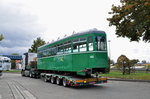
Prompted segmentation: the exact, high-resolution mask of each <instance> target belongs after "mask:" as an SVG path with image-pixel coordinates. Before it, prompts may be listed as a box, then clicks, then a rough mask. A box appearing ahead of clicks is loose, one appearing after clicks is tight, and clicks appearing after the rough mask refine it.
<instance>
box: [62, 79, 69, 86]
mask: <svg viewBox="0 0 150 99" xmlns="http://www.w3.org/2000/svg"><path fill="white" fill-rule="evenodd" d="M63 86H64V87H67V86H68V84H67V79H66V78H63Z"/></svg>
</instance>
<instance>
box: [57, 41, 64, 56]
mask: <svg viewBox="0 0 150 99" xmlns="http://www.w3.org/2000/svg"><path fill="white" fill-rule="evenodd" d="M57 54H63V44H62V43H61V44H59V45H58V51H57Z"/></svg>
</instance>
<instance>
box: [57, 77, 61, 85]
mask: <svg viewBox="0 0 150 99" xmlns="http://www.w3.org/2000/svg"><path fill="white" fill-rule="evenodd" d="M60 82H61V81H60V78H59V77H57V78H56V84H57V85H60Z"/></svg>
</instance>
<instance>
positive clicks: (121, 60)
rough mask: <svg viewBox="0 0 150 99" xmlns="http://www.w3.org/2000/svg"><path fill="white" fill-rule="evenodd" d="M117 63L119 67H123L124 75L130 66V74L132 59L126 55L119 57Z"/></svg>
mask: <svg viewBox="0 0 150 99" xmlns="http://www.w3.org/2000/svg"><path fill="white" fill-rule="evenodd" d="M117 64H118V65H117V68H119V69H120V68H123V69H122V70H123V75H124V74H125V73H126V68H128V73H129V74H130V61H129V59H128V58H127V57H126V56H125V55H121V56H119V57H118V59H117Z"/></svg>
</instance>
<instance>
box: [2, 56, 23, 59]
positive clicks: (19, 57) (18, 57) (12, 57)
mask: <svg viewBox="0 0 150 99" xmlns="http://www.w3.org/2000/svg"><path fill="white" fill-rule="evenodd" d="M2 56H5V57H8V58H10V59H11V60H22V56H21V55H2Z"/></svg>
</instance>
